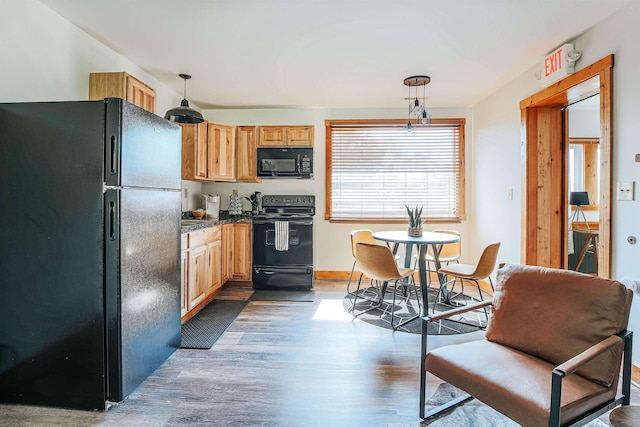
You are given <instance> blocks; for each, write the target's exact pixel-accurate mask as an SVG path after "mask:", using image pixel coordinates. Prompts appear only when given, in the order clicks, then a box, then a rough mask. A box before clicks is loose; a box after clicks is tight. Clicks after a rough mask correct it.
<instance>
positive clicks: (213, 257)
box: [206, 227, 222, 295]
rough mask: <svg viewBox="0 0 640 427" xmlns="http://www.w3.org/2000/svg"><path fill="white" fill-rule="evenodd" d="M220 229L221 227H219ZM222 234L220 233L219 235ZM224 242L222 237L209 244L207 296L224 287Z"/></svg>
mask: <svg viewBox="0 0 640 427" xmlns="http://www.w3.org/2000/svg"><path fill="white" fill-rule="evenodd" d="M218 228H220V227H218ZM219 233H220V232H219V231H218V234H219ZM221 267H222V241H221V239H220V237H219V236H218V238H216V239H215V240H213V241H211V242H209V243H207V292H206V293H207V295H211V294H212V293H213V292H214V291H215V290H216V289H218V288H220V286H222V269H221Z"/></svg>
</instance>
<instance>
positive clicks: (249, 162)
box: [236, 126, 262, 182]
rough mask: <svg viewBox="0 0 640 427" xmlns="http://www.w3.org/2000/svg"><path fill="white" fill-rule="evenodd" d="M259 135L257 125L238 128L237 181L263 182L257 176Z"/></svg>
mask: <svg viewBox="0 0 640 427" xmlns="http://www.w3.org/2000/svg"><path fill="white" fill-rule="evenodd" d="M257 137H258V127H257V126H238V128H237V129H236V181H241V182H262V179H260V178H258V177H257V175H258V171H257V169H258V167H257V163H256V162H257V158H256V148H257V146H258V138H257Z"/></svg>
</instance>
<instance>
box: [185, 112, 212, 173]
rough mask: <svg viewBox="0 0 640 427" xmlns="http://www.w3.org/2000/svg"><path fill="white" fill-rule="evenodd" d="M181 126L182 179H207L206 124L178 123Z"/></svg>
mask: <svg viewBox="0 0 640 427" xmlns="http://www.w3.org/2000/svg"><path fill="white" fill-rule="evenodd" d="M180 126H181V127H182V179H184V180H189V181H207V180H208V177H209V174H208V170H207V152H208V151H207V124H206V122H205V123H198V124H180Z"/></svg>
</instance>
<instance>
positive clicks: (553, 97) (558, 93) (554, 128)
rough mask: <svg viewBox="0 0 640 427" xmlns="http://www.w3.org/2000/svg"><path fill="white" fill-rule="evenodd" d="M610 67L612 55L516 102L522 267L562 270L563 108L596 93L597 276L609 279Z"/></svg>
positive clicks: (564, 222)
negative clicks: (598, 105)
mask: <svg viewBox="0 0 640 427" xmlns="http://www.w3.org/2000/svg"><path fill="white" fill-rule="evenodd" d="M612 69H613V55H609V56H606V57H604V58H602V59H601V60H599V61H597V62H595V63H593V64H591V65H590V66H588V67H586V68H583V69H581V70H579V71H577V72H576V73H575V74H572V75H570V76H568V77H566V78H564V79H562V80H560V81H558V82H556V83H554V84H552V85H551V86H549V87H546V88H545V89H543V90H541V91H539V92H537V93H535V94H534V95H532V96H530V97H528V98H526V99H523V100H522V101H520V116H521V137H522V147H521V148H522V166H523V180H522V181H523V182H522V185H523V189H522V194H523V196H522V245H521V259H522V261H523V263H524V264H529V265H540V266H545V267H554V268H562V267H563V266H566V258H567V254H566V249H567V248H566V243H565V241H566V239H564V238H560V239H559V238H558V236H565V235H566V233H567V220H568V219H567V209H566V206H567V200H568V199H567V194H566V184H565V182H566V177H565V176H566V164H567V155H566V149H565V146H564V142H565V138H566V131H565V130H564V129H563V123H564V120H565V119H564V112H563V109H565V107H567V106H568V105H571V104H573V103H575V102H578V101H581V100H583V99H586V98H588V97H590V96H593V95H595V94H598V93H599V94H600V150H601V152H600V156H601V158H600V165H599V173H600V199H599V201H598V203H599V207H600V212H599V213H600V221H599V230H600V239H599V243H598V276H601V277H607V278H608V277H611V180H612V168H611V160H612V156H611V143H612V134H613V130H612V119H613V116H612V97H613V92H612V77H613V70H612ZM567 143H568V142H567Z"/></svg>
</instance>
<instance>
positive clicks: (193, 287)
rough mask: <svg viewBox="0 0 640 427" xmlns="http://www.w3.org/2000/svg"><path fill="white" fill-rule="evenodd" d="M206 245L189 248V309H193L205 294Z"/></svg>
mask: <svg viewBox="0 0 640 427" xmlns="http://www.w3.org/2000/svg"><path fill="white" fill-rule="evenodd" d="M206 280H207V246H206V245H202V246H198V247H195V248H191V249H190V250H189V304H188V306H189V308H188V309H189V310H191V309H193V308H194V307H195V306H197V305H198V304H199V303H200V302H202V301H203V300H204V299H205V297H206V296H207V289H206Z"/></svg>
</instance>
